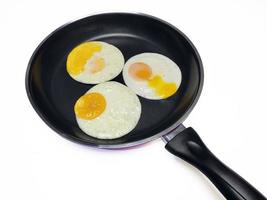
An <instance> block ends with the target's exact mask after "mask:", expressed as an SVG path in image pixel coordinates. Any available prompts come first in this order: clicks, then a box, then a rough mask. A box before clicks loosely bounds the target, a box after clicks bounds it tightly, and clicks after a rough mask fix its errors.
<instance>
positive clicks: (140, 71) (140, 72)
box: [128, 62, 152, 80]
mask: <svg viewBox="0 0 267 200" xmlns="http://www.w3.org/2000/svg"><path fill="white" fill-rule="evenodd" d="M128 72H129V74H130V75H131V76H132V77H133V78H134V79H136V80H148V79H149V78H150V77H151V75H152V70H151V68H150V67H149V65H147V64H145V63H142V62H137V63H133V64H131V65H130V67H129V71H128Z"/></svg>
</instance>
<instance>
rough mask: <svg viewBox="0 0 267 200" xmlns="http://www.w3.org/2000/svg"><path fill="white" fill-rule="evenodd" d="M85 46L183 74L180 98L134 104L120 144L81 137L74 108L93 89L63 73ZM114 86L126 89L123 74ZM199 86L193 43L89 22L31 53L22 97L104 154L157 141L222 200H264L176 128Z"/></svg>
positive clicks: (129, 17)
mask: <svg viewBox="0 0 267 200" xmlns="http://www.w3.org/2000/svg"><path fill="white" fill-rule="evenodd" d="M86 40H99V41H104V42H108V43H111V44H113V45H115V46H117V47H118V48H119V49H120V50H121V51H122V53H123V55H124V57H125V59H126V60H127V59H128V58H130V57H131V56H134V55H136V54H139V53H143V52H155V53H160V54H163V55H165V56H168V57H169V58H170V59H172V60H173V61H174V62H176V63H177V64H178V66H179V67H180V69H181V72H182V77H183V79H182V83H181V86H180V88H179V91H178V92H177V93H176V94H175V95H174V96H172V97H170V98H168V99H166V100H159V101H153V100H148V99H144V98H142V97H140V101H141V104H142V114H141V118H140V121H139V123H138V124H137V126H136V128H135V129H134V130H133V131H131V132H130V133H129V134H127V135H125V136H123V137H121V138H119V139H114V140H101V139H96V138H93V137H90V136H88V135H86V134H85V133H83V132H82V131H81V130H80V129H79V127H78V125H77V123H76V120H75V115H74V111H73V106H74V103H75V101H76V100H77V99H78V98H79V97H80V96H81V95H82V94H84V93H85V92H86V91H87V90H88V89H89V88H91V87H92V86H93V85H86V84H82V83H78V82H76V81H74V80H73V79H72V78H71V77H70V76H69V75H68V74H67V72H66V57H67V55H68V53H69V52H70V51H71V50H72V49H73V48H74V47H75V46H76V45H78V44H80V43H82V42H84V41H86ZM114 80H115V81H118V82H121V83H124V82H123V79H122V75H121V74H120V75H119V76H118V77H116V78H115V79H114ZM202 85H203V67H202V63H201V60H200V57H199V54H198V52H197V50H196V48H195V47H194V46H193V44H192V42H191V41H190V40H189V39H188V38H187V37H186V36H185V35H184V34H183V33H182V32H181V31H179V30H178V29H177V28H175V27H173V26H172V25H170V24H168V23H166V22H164V21H162V20H160V19H157V18H155V17H152V16H148V15H144V14H130V13H106V14H98V15H93V16H89V17H86V18H83V19H80V20H77V21H75V22H72V23H69V24H67V25H64V26H62V27H60V28H58V29H57V30H55V31H54V32H53V33H51V34H50V35H49V36H48V37H47V38H46V39H45V40H44V41H43V42H42V43H41V44H40V45H39V46H38V47H37V49H36V50H35V52H34V53H33V55H32V57H31V59H30V62H29V65H28V69H27V73H26V90H27V94H28V97H29V99H30V102H31V103H32V106H33V107H34V109H35V110H36V112H37V113H38V114H39V116H40V117H41V118H42V119H43V120H44V121H45V122H46V124H47V125H49V126H50V127H51V128H52V129H53V130H55V131H56V132H57V133H59V134H60V135H62V136H63V137H65V138H67V139H70V140H72V141H74V142H78V143H82V144H86V145H89V146H93V147H97V148H106V149H118V148H126V147H131V146H135V145H139V144H143V143H145V142H149V141H151V140H153V139H156V138H159V137H163V138H164V140H165V141H166V142H167V144H166V149H167V150H168V151H170V152H171V153H172V154H174V155H176V156H179V157H180V158H182V159H184V160H186V161H187V162H189V163H191V164H192V165H193V166H195V167H197V168H198V169H199V170H201V171H202V172H203V173H204V174H205V175H206V176H207V177H208V178H209V179H210V180H211V181H212V182H213V183H214V184H215V185H216V187H217V188H218V189H219V190H220V191H221V192H222V194H223V195H224V196H225V197H226V198H227V199H231V200H234V199H238V200H241V199H242V200H244V199H246V200H252V199H253V200H255V199H265V197H264V196H263V195H262V194H261V193H259V192H258V191H257V190H256V189H255V188H254V187H253V186H251V185H250V184H249V183H247V182H246V181H245V180H244V179H242V178H241V177H240V176H239V175H237V174H236V173H235V172H233V171H232V170H231V169H229V168H228V167H227V166H225V165H224V164H223V163H222V162H220V161H219V160H218V159H217V158H216V157H215V156H214V155H213V154H212V153H211V152H210V151H209V150H208V149H207V147H206V146H205V145H204V143H203V142H202V141H201V139H200V137H199V136H198V135H197V133H196V132H195V131H194V130H193V129H192V128H185V127H184V126H183V125H182V124H181V123H182V122H183V121H184V120H185V118H186V117H187V116H188V114H189V113H190V112H191V110H192V109H193V107H194V105H195V104H196V102H197V100H198V98H199V96H200V93H201V89H202ZM178 133H179V134H178Z"/></svg>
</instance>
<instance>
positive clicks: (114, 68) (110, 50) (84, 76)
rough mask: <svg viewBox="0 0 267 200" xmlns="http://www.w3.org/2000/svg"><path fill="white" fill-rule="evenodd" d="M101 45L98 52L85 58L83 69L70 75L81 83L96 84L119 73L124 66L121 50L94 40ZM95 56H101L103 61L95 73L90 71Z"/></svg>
mask: <svg viewBox="0 0 267 200" xmlns="http://www.w3.org/2000/svg"><path fill="white" fill-rule="evenodd" d="M96 42H98V43H100V44H101V45H102V49H101V51H100V52H97V53H95V54H94V55H93V56H92V58H90V59H89V60H87V62H86V64H85V69H84V71H83V72H82V73H80V74H78V75H71V74H70V76H71V77H72V78H73V79H74V80H76V81H78V82H81V83H86V84H97V83H102V82H105V81H109V80H111V79H113V78H115V77H116V76H118V75H119V74H120V72H121V71H122V68H123V66H124V57H123V54H122V53H121V51H120V50H119V49H118V48H117V47H115V46H114V45H111V44H108V43H106V42H100V41H96ZM96 58H103V59H104V61H105V67H104V69H102V70H101V71H99V72H97V73H91V71H90V69H91V67H92V63H93V62H92V61H93V60H94V59H96Z"/></svg>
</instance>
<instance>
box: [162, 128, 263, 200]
mask: <svg viewBox="0 0 267 200" xmlns="http://www.w3.org/2000/svg"><path fill="white" fill-rule="evenodd" d="M165 148H166V149H167V150H168V151H169V152H171V153H172V154H174V155H176V156H178V157H180V158H182V159H183V160H185V161H187V162H188V163H190V164H192V165H193V166H195V167H196V168H198V169H199V170H200V171H201V172H202V173H204V174H205V175H206V176H207V177H208V178H209V179H210V180H211V182H212V183H213V184H214V185H215V186H216V187H217V188H218V189H219V191H220V192H221V193H222V194H223V195H224V197H225V198H226V199H229V200H266V198H265V197H264V196H263V195H262V194H261V193H260V192H259V191H258V190H257V189H255V188H254V187H253V186H252V185H250V184H249V183H248V182H247V181H246V180H244V179H243V178H242V177H241V176H239V175H238V174H237V173H235V172H234V171H232V170H231V169H230V168H229V167H227V166H226V165H225V164H223V163H222V162H221V161H220V160H219V159H218V158H216V157H215V156H214V155H213V154H212V153H211V152H210V150H209V149H208V148H207V147H206V145H205V144H204V143H203V142H202V140H201V138H200V137H199V136H198V134H197V133H196V132H195V131H194V129H192V128H191V127H190V128H187V129H185V130H183V131H182V132H181V133H179V134H177V135H176V136H175V137H174V138H173V139H171V140H170V141H169V142H168V143H167V144H166V146H165Z"/></svg>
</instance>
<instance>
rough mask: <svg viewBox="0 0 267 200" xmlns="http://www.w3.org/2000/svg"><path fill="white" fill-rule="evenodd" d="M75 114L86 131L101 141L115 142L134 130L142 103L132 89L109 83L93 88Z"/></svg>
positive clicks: (84, 96) (80, 103) (82, 97)
mask: <svg viewBox="0 0 267 200" xmlns="http://www.w3.org/2000/svg"><path fill="white" fill-rule="evenodd" d="M74 111H75V115H76V120H77V122H78V125H79V127H80V129H81V130H82V131H83V132H85V133H86V134H88V135H90V136H92V137H95V138H99V139H115V138H119V137H122V136H123V135H126V134H128V133H129V132H131V130H133V129H134V128H135V126H136V125H137V123H138V121H139V119H140V115H141V103H140V101H139V99H138V97H137V96H136V94H135V93H134V92H133V91H132V90H131V89H130V88H128V87H126V86H125V85H122V84H121V83H118V82H115V81H110V82H105V83H100V84H98V85H96V86H94V87H92V88H91V89H90V90H89V91H88V92H86V93H85V94H84V95H83V96H81V97H80V98H79V99H78V100H77V101H76V103H75V106H74Z"/></svg>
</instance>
